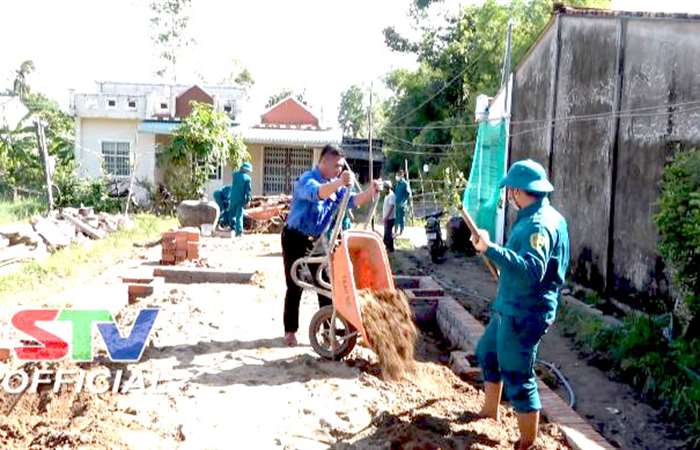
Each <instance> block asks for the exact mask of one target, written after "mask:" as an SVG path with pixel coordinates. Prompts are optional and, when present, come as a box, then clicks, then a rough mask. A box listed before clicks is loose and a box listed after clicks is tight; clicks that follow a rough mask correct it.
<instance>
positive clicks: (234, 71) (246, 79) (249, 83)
mask: <svg viewBox="0 0 700 450" xmlns="http://www.w3.org/2000/svg"><path fill="white" fill-rule="evenodd" d="M231 65H232V68H231V71H230V72H229V74H228V75H226V76H225V77H224V78H222V79H221V80H220V83H221V84H235V85H239V86H240V87H242V88H243V89H245V90H248V89H250V88H251V87H253V85H254V84H255V80H254V79H253V75H252V74H251V73H250V71H249V70H248V69H247V68H246V67H245V66H244V65H243V64H242V63H241V61H240V60H238V59H237V58H233V59H232V61H231Z"/></svg>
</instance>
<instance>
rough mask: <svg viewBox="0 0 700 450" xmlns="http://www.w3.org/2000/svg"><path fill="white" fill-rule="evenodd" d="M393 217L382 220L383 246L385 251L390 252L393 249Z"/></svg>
mask: <svg viewBox="0 0 700 450" xmlns="http://www.w3.org/2000/svg"><path fill="white" fill-rule="evenodd" d="M395 222H396V220H395V219H388V220H385V221H384V246H385V247H386V251H387V252H389V253H391V252H393V251H394V223H395Z"/></svg>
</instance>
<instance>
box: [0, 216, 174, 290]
mask: <svg viewBox="0 0 700 450" xmlns="http://www.w3.org/2000/svg"><path fill="white" fill-rule="evenodd" d="M134 224H135V225H134V227H133V228H132V229H130V230H121V231H117V232H116V233H112V234H110V235H109V236H108V237H106V238H105V239H101V240H99V241H94V242H93V243H92V245H91V246H81V245H78V244H73V245H71V246H70V247H67V248H64V249H62V250H59V251H57V252H55V253H53V254H51V255H50V256H49V257H48V258H47V259H46V260H45V261H42V262H37V261H32V262H28V263H26V264H24V265H23V266H22V267H21V268H20V269H19V270H18V271H17V272H14V273H11V274H8V275H4V276H0V302H9V301H12V303H16V302H17V300H20V299H21V300H24V301H31V300H36V299H40V298H42V297H45V296H47V295H50V294H51V293H55V292H59V291H61V290H63V289H65V288H66V287H67V285H70V284H72V283H77V282H79V281H81V280H88V279H90V278H92V277H94V276H96V275H98V274H100V273H101V272H103V271H104V270H106V269H107V268H109V267H110V266H113V265H114V264H116V263H118V262H120V261H122V260H124V259H126V258H128V257H129V256H131V255H132V254H133V253H134V247H133V243H134V242H137V241H143V240H149V239H154V238H157V237H158V236H159V235H160V234H161V233H162V232H163V231H166V230H168V229H169V228H172V227H174V226H176V220H175V219H174V218H162V217H156V216H154V215H151V214H140V215H137V216H134Z"/></svg>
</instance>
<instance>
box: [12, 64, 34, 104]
mask: <svg viewBox="0 0 700 450" xmlns="http://www.w3.org/2000/svg"><path fill="white" fill-rule="evenodd" d="M33 71H34V61H31V60H27V61H24V62H23V63H22V64H21V65H20V66H19V70H17V71H16V73H17V75H16V76H15V82H14V85H13V87H12V91H13V93H14V94H15V95H18V96H19V99H20V100H21V101H22V103H24V101H25V99H26V98H27V94H29V85H28V84H27V75H29V74H30V73H32V72H33Z"/></svg>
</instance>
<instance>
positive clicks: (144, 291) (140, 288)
mask: <svg viewBox="0 0 700 450" xmlns="http://www.w3.org/2000/svg"><path fill="white" fill-rule="evenodd" d="M151 294H153V286H151V285H148V284H130V285H129V295H134V296H136V297H148V296H149V295H151Z"/></svg>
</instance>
